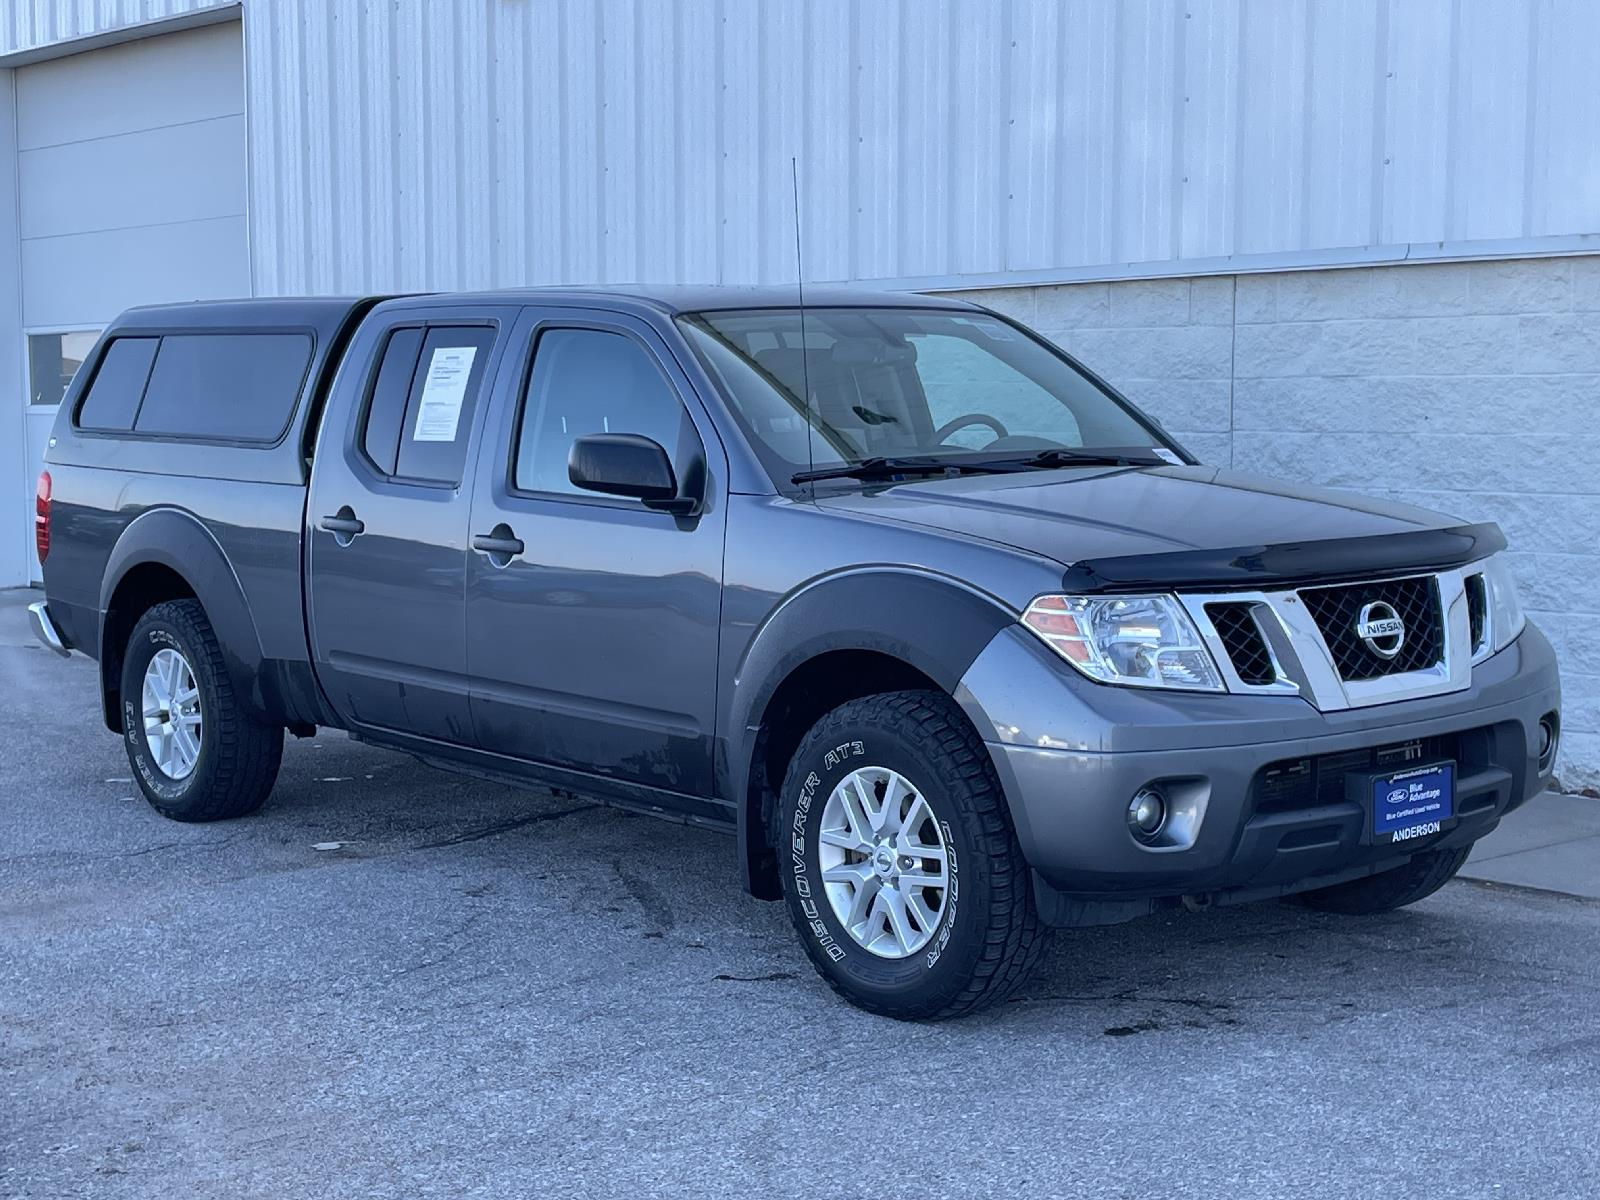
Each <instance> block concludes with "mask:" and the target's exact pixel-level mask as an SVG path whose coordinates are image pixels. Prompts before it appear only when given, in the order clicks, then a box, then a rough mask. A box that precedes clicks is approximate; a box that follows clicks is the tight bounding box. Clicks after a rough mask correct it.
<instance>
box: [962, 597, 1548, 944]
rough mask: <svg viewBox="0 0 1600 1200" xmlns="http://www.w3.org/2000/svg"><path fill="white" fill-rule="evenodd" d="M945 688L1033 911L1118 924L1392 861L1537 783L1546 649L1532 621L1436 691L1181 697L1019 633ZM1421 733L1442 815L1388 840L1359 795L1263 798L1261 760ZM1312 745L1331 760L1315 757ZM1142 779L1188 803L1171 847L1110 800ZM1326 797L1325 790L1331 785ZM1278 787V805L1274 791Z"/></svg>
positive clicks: (1344, 749) (1478, 824)
mask: <svg viewBox="0 0 1600 1200" xmlns="http://www.w3.org/2000/svg"><path fill="white" fill-rule="evenodd" d="M957 699H958V700H959V701H960V702H961V704H962V706H963V708H964V709H965V710H966V711H967V713H968V715H969V717H971V718H972V719H973V721H974V723H975V724H976V725H977V726H978V728H979V730H980V732H981V733H982V735H983V738H984V741H985V742H986V743H987V745H988V748H989V751H990V755H991V757H992V758H993V760H994V764H995V768H996V771H997V772H998V773H999V776H1000V781H1001V784H1002V786H1003V787H1004V788H1005V792H1006V797H1007V800H1008V802H1009V805H1010V810H1011V814H1012V819H1013V823H1014V824H1015V826H1016V830H1017V836H1018V839H1019V841H1020V842H1021V845H1022V850H1023V853H1024V855H1025V856H1026V857H1027V859H1028V861H1029V863H1030V864H1031V865H1032V866H1033V868H1034V870H1035V872H1036V875H1037V877H1038V878H1037V882H1038V884H1039V885H1040V886H1039V888H1038V889H1037V890H1038V893H1039V896H1040V901H1041V911H1042V912H1043V915H1044V916H1045V918H1046V919H1047V920H1053V921H1054V923H1058V924H1086V923H1095V922H1100V921H1110V920H1121V919H1126V918H1127V917H1130V916H1137V915H1139V914H1140V913H1141V912H1146V911H1149V910H1150V909H1151V908H1152V907H1155V903H1154V902H1157V901H1161V900H1171V899H1176V898H1178V897H1184V898H1187V899H1188V900H1189V901H1190V902H1191V903H1195V902H1204V903H1210V902H1228V901H1233V900H1243V899H1254V898H1258V897H1263V896H1270V895H1281V894H1284V893H1287V892H1292V891H1299V890H1303V889H1305V888H1309V887H1318V886H1325V885H1327V884H1331V883H1335V882H1339V881H1341V880H1343V879H1350V878H1355V877H1358V876H1361V875H1366V874H1372V873H1374V872H1376V871H1381V870H1386V869H1388V868H1390V867H1393V866H1398V865H1400V864H1402V863H1404V862H1405V861H1406V860H1407V859H1409V858H1410V857H1411V856H1412V855H1413V854H1414V853H1416V851H1417V850H1421V849H1434V848H1438V847H1443V846H1461V845H1467V844H1470V843H1471V842H1474V841H1476V840H1477V839H1478V838H1480V837H1482V836H1484V835H1485V834H1487V833H1488V832H1489V831H1490V830H1492V829H1493V828H1494V827H1495V825H1496V824H1498V823H1499V821H1500V818H1501V817H1503V816H1504V815H1505V814H1506V813H1507V812H1509V811H1511V810H1512V809H1513V808H1515V807H1517V806H1518V805H1520V804H1522V803H1523V802H1524V801H1525V800H1527V799H1528V798H1529V797H1531V796H1533V795H1535V794H1537V793H1538V792H1539V791H1541V790H1542V789H1543V788H1544V787H1545V785H1546V784H1547V783H1548V781H1549V778H1550V773H1551V770H1552V769H1553V765H1554V763H1553V758H1554V755H1553V753H1552V754H1550V755H1548V756H1547V757H1546V758H1545V760H1544V761H1542V762H1541V759H1540V738H1541V735H1540V730H1539V722H1540V720H1541V718H1545V717H1547V716H1548V715H1550V714H1555V713H1557V712H1558V710H1559V707H1560V681H1559V678H1558V674H1557V669H1556V660H1555V655H1554V653H1553V652H1552V650H1551V649H1550V645H1549V643H1548V642H1547V641H1546V640H1545V638H1544V636H1543V635H1542V634H1540V633H1539V631H1538V630H1537V629H1535V628H1533V627H1532V626H1529V628H1528V629H1527V630H1526V632H1525V633H1524V634H1523V635H1522V636H1521V637H1520V638H1518V639H1517V641H1515V642H1514V643H1512V645H1511V646H1508V647H1507V648H1506V649H1505V650H1503V651H1502V652H1501V653H1499V654H1497V655H1495V656H1494V657H1493V658H1490V659H1488V660H1487V661H1485V662H1483V663H1480V664H1479V665H1478V666H1477V667H1476V668H1474V670H1473V676H1472V682H1471V685H1470V686H1469V687H1468V688H1466V689H1465V690H1463V691H1460V692H1455V693H1452V694H1449V695H1444V696H1431V697H1428V698H1425V699H1417V700H1408V701H1402V702H1397V703H1393V704H1385V705H1379V706H1375V707H1370V708H1360V709H1347V710H1343V711H1339V712H1329V713H1323V712H1319V711H1317V710H1316V709H1315V708H1313V707H1312V706H1311V705H1310V704H1309V703H1307V702H1306V701H1305V700H1303V699H1301V698H1299V697H1297V696H1240V695H1234V694H1226V695H1220V694H1219V695H1210V694H1203V695H1197V694H1192V693H1179V692H1159V691H1140V690H1137V689H1132V688H1119V687H1109V686H1101V685H1095V684H1089V683H1086V682H1085V681H1082V680H1079V679H1077V678H1076V677H1074V676H1072V675H1071V672H1070V668H1068V667H1066V666H1065V665H1064V664H1061V663H1060V662H1059V661H1057V660H1056V659H1055V658H1054V656H1053V655H1051V654H1050V652H1049V651H1048V650H1046V649H1045V648H1044V647H1042V646H1039V645H1038V644H1037V643H1036V641H1035V639H1033V638H1032V637H1031V636H1030V635H1029V634H1027V633H1026V632H1025V631H1022V630H1020V629H1009V630H1005V631H1002V632H1001V633H1000V634H999V635H997V636H996V638H995V639H994V641H993V642H991V643H990V645H989V646H988V647H987V648H986V649H985V650H984V652H983V654H981V655H980V656H979V657H978V659H977V661H975V662H974V663H973V666H972V668H971V669H970V670H969V671H968V673H967V675H966V677H965V678H964V679H963V681H962V686H961V688H960V689H959V691H958V693H957ZM1415 741H1421V742H1424V743H1425V744H1426V745H1428V746H1429V747H1433V746H1445V747H1448V748H1449V755H1450V756H1451V757H1453V758H1455V759H1456V760H1457V774H1456V813H1457V820H1456V823H1455V825H1454V826H1453V827H1449V828H1446V830H1445V831H1444V832H1443V833H1441V834H1440V835H1438V836H1436V837H1434V838H1432V839H1429V840H1427V841H1426V842H1424V843H1421V844H1407V845H1406V846H1405V847H1404V848H1403V849H1402V848H1399V847H1395V846H1392V845H1387V844H1385V845H1376V844H1373V843H1372V841H1371V839H1370V838H1368V837H1367V836H1366V832H1367V826H1368V814H1367V811H1366V808H1365V806H1364V805H1363V804H1361V803H1359V802H1358V801H1355V800H1351V799H1347V798H1346V797H1345V796H1344V795H1343V792H1342V788H1340V787H1339V786H1338V784H1337V781H1334V786H1333V787H1332V788H1326V787H1325V788H1321V789H1316V788H1312V789H1311V790H1310V791H1309V792H1308V794H1307V795H1305V796H1304V797H1303V798H1302V799H1303V803H1301V802H1297V801H1296V799H1295V797H1294V796H1288V797H1286V796H1285V795H1284V794H1282V792H1281V791H1280V792H1278V793H1275V794H1273V795H1272V796H1270V797H1268V796H1267V795H1266V794H1265V793H1266V789H1265V787H1264V782H1263V774H1262V773H1263V772H1264V771H1265V770H1266V769H1267V768H1268V767H1270V766H1273V765H1274V764H1282V763H1285V762H1292V761H1297V760H1318V761H1319V764H1325V769H1326V770H1329V771H1332V770H1336V769H1338V766H1339V764H1341V763H1345V762H1349V761H1351V759H1352V758H1354V757H1357V756H1356V755H1354V754H1352V752H1356V751H1363V750H1367V749H1369V748H1377V747H1394V746H1398V745H1402V744H1405V743H1410V742H1415ZM1326 756H1340V757H1338V758H1332V759H1329V758H1327V757H1326ZM1155 782H1159V783H1161V784H1162V785H1163V787H1165V788H1167V789H1169V790H1171V789H1176V790H1178V791H1180V792H1182V793H1184V794H1185V795H1187V796H1189V797H1192V798H1195V799H1197V800H1198V801H1199V802H1200V803H1201V804H1202V805H1203V810H1204V811H1203V816H1202V818H1201V820H1200V825H1199V830H1198V833H1197V834H1196V835H1195V837H1194V840H1193V842H1192V843H1191V844H1189V845H1186V846H1183V847H1181V848H1180V847H1147V846H1144V845H1141V844H1140V843H1139V842H1137V841H1135V840H1134V839H1133V837H1132V836H1131V835H1130V833H1129V831H1128V825H1127V817H1126V813H1127V806H1128V802H1129V800H1130V799H1131V798H1132V797H1133V795H1134V794H1135V793H1136V792H1137V791H1138V790H1139V789H1140V787H1142V786H1144V785H1145V784H1149V783H1155ZM1330 793H1331V794H1330ZM1286 800H1287V802H1286Z"/></svg>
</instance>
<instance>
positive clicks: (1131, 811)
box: [1128, 787, 1167, 845]
mask: <svg viewBox="0 0 1600 1200" xmlns="http://www.w3.org/2000/svg"><path fill="white" fill-rule="evenodd" d="M1166 824H1167V798H1166V797H1165V796H1163V795H1162V794H1161V793H1160V792H1158V791H1157V790H1156V789H1155V788H1148V787H1147V788H1140V789H1139V790H1138V791H1137V792H1135V793H1134V796H1133V799H1132V800H1131V801H1130V802H1129V804H1128V832H1129V833H1131V834H1133V836H1134V837H1135V838H1137V839H1138V840H1139V841H1141V842H1144V843H1146V844H1147V845H1148V844H1149V843H1151V842H1154V841H1155V840H1156V839H1157V838H1158V837H1160V836H1161V831H1162V829H1164V828H1165V827H1166Z"/></svg>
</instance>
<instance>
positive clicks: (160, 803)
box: [122, 613, 218, 809]
mask: <svg viewBox="0 0 1600 1200" xmlns="http://www.w3.org/2000/svg"><path fill="white" fill-rule="evenodd" d="M162 650H176V651H177V652H178V653H179V654H181V655H182V656H183V658H184V660H185V661H186V662H187V663H188V664H189V670H190V671H191V672H192V673H193V675H194V679H195V685H196V686H197V687H198V688H199V689H200V713H201V717H202V725H201V733H200V756H199V758H197V759H196V760H195V764H194V770H192V771H190V772H189V774H188V775H187V776H186V777H185V778H183V779H173V778H172V777H171V776H170V775H168V774H167V773H166V772H165V771H163V770H162V769H161V768H160V767H158V766H157V765H156V763H155V759H154V758H153V757H152V755H151V754H150V747H149V744H148V743H147V742H146V741H145V735H144V711H143V709H144V673H145V669H146V668H147V667H148V666H149V665H150V660H151V659H153V658H154V657H155V656H156V655H157V654H158V653H159V652H160V651H162ZM206 661H207V660H206V659H205V657H204V656H203V655H202V654H201V652H200V647H198V646H196V645H195V644H194V640H193V638H192V637H191V636H188V634H187V631H185V630H182V629H180V628H179V626H178V625H177V623H175V622H174V621H172V620H170V619H169V618H167V617H166V616H164V615H161V614H159V613H151V614H148V615H146V616H145V617H143V618H141V619H140V621H139V623H138V625H136V626H135V627H134V631H133V636H132V637H131V638H129V640H128V649H127V653H126V654H125V655H124V657H123V662H122V736H123V744H124V746H125V747H126V749H127V752H128V761H129V763H130V764H131V765H132V766H133V770H134V776H135V778H136V779H137V780H138V783H139V786H140V788H142V789H143V791H144V793H145V795H146V796H147V797H148V798H149V800H150V802H151V803H152V804H154V805H156V806H157V807H159V808H164V809H165V808H181V807H182V806H183V804H184V801H185V800H187V799H188V798H189V797H191V796H195V795H202V796H203V795H205V793H206V791H207V789H208V787H209V785H208V784H207V783H206V782H205V781H206V780H207V779H208V778H209V776H210V773H211V770H212V760H213V759H214V757H215V755H214V753H213V751H212V742H213V740H214V739H213V737H212V736H211V732H210V731H211V723H212V721H213V719H214V714H215V713H216V712H217V703H218V700H217V694H216V688H215V686H214V684H213V681H212V680H211V678H210V676H209V674H208V672H207V670H206Z"/></svg>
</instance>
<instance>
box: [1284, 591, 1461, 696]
mask: <svg viewBox="0 0 1600 1200" xmlns="http://www.w3.org/2000/svg"><path fill="white" fill-rule="evenodd" d="M1300 599H1301V601H1302V602H1303V603H1304V604H1305V606H1306V611H1307V612H1309V613H1310V614H1311V617H1312V619H1313V620H1314V621H1315V622H1316V623H1317V629H1318V630H1319V631H1320V632H1321V634H1322V637H1323V640H1324V641H1326V642H1327V644H1328V651H1329V653H1331V654H1332V655H1333V663H1334V666H1335V667H1337V668H1338V671H1339V675H1340V676H1341V677H1342V678H1343V679H1346V680H1362V679H1379V678H1382V677H1383V676H1385V675H1400V674H1404V673H1406V672H1408V671H1421V670H1426V669H1427V668H1429V667H1434V666H1437V665H1439V663H1440V662H1441V661H1443V659H1444V615H1443V613H1442V611H1441V610H1440V607H1439V587H1438V584H1437V583H1436V582H1435V581H1434V577H1433V576H1432V575H1417V576H1413V577H1411V578H1409V579H1388V580H1384V581H1382V582H1379V583H1356V584H1347V585H1342V586H1338V587H1325V588H1307V589H1305V590H1303V591H1302V592H1301V593H1300ZM1374 602H1378V603H1383V604H1387V605H1389V606H1390V607H1391V608H1393V609H1394V611H1395V613H1396V614H1397V615H1398V616H1399V617H1400V619H1401V620H1402V621H1404V622H1405V627H1406V632H1405V639H1404V641H1403V642H1402V643H1401V646H1400V651H1399V653H1398V654H1396V655H1395V656H1394V657H1393V658H1385V657H1383V655H1381V654H1378V653H1376V652H1375V651H1373V650H1372V649H1371V647H1369V646H1368V645H1367V643H1366V642H1365V641H1364V640H1363V639H1362V638H1361V636H1360V634H1358V633H1357V632H1356V623H1357V622H1358V621H1359V620H1360V617H1361V611H1362V609H1363V608H1365V607H1366V606H1367V605H1368V604H1371V603H1374Z"/></svg>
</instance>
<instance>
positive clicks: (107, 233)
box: [16, 22, 250, 577]
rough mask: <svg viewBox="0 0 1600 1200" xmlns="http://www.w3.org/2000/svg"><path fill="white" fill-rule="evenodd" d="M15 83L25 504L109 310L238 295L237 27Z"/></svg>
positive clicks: (176, 36) (241, 179) (79, 61)
mask: <svg viewBox="0 0 1600 1200" xmlns="http://www.w3.org/2000/svg"><path fill="white" fill-rule="evenodd" d="M16 89H17V92H16V95H17V187H18V215H19V221H18V225H19V232H20V234H21V238H22V246H21V265H22V324H23V330H24V332H25V334H26V339H27V367H28V391H27V395H26V396H25V397H24V401H25V403H26V404H27V405H28V411H27V417H26V422H27V438H28V455H29V463H30V472H29V476H28V479H27V480H26V483H25V492H26V495H27V496H28V497H29V500H28V503H29V504H30V505H31V503H32V500H31V497H32V494H33V476H34V474H35V473H36V472H37V466H36V464H37V463H38V462H39V459H40V456H41V455H42V454H43V452H44V446H45V442H46V441H47V440H48V438H49V435H50V426H51V423H52V422H53V421H54V419H55V412H56V407H57V405H58V404H59V403H60V401H61V394H62V392H63V391H64V390H65V388H66V384H67V381H68V380H70V379H71V378H72V372H73V370H74V369H75V368H76V367H77V365H78V362H79V361H80V360H81V359H82V356H83V355H84V353H85V352H86V351H87V350H88V348H89V347H90V346H91V345H92V344H93V343H94V338H95V335H96V334H97V333H98V332H99V331H100V330H101V329H102V328H103V327H104V326H105V325H106V323H107V322H108V321H110V320H111V318H112V317H114V316H116V315H117V313H119V312H121V311H122V310H123V309H124V308H127V307H129V306H130V305H134V304H151V303H155V302H158V301H164V300H198V299H208V298H215V297H221V296H245V295H248V294H249V293H250V268H249V260H248V256H247V242H246V235H245V118H244V65H243V53H242V49H241V46H240V36H239V24H238V23H237V22H230V23H228V24H223V25H212V26H208V27H206V28H203V29H193V30H188V31H185V32H183V33H170V34H163V35H161V36H159V37H151V38H146V39H143V40H142V41H136V42H128V43H125V44H123V45H119V46H113V47H110V48H109V49H105V50H93V51H90V52H88V53H85V54H75V55H73V56H71V57H70V58H59V59H54V60H51V61H49V62H43V63H37V64H34V65H32V66H26V67H21V68H19V69H18V70H17V73H16ZM31 525H32V521H31V518H30V521H29V526H30V528H31ZM33 569H34V572H35V576H36V577H37V572H38V564H37V562H35V563H34V564H33Z"/></svg>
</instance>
